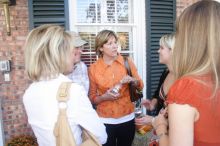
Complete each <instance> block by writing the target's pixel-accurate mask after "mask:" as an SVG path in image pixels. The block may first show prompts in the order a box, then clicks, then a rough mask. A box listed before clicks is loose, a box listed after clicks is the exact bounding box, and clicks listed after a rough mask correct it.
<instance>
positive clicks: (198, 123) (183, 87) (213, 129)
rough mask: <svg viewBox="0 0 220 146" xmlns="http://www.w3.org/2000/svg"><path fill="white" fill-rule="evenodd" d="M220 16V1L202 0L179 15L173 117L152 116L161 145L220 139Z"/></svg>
mask: <svg viewBox="0 0 220 146" xmlns="http://www.w3.org/2000/svg"><path fill="white" fill-rule="evenodd" d="M219 18H220V3H219V2H216V1H212V0H203V1H199V2H197V3H195V4H193V5H191V6H190V7H188V8H186V9H185V10H184V12H183V13H182V14H181V15H180V17H179V19H178V20H177V25H176V27H177V31H176V41H175V46H174V51H173V69H174V74H175V79H176V81H175V83H174V84H173V86H172V87H171V89H170V91H169V93H168V99H167V102H168V120H167V119H166V118H165V117H164V113H165V112H161V114H159V115H158V116H157V117H156V118H155V121H154V122H153V126H154V127H155V129H156V133H157V135H158V136H159V138H160V139H159V143H160V146H219V145H220V88H219V81H220V27H219V24H220V19H219ZM168 125H169V130H168Z"/></svg>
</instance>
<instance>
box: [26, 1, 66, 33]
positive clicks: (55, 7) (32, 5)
mask: <svg viewBox="0 0 220 146" xmlns="http://www.w3.org/2000/svg"><path fill="white" fill-rule="evenodd" d="M28 5H29V20H30V21H29V23H30V29H32V28H35V27H37V26H39V25H42V24H58V25H61V26H64V27H65V28H66V29H67V30H68V29H69V22H68V17H69V16H68V1H67V0H29V1H28Z"/></svg>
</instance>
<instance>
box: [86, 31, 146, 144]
mask: <svg viewBox="0 0 220 146" xmlns="http://www.w3.org/2000/svg"><path fill="white" fill-rule="evenodd" d="M95 49H96V52H97V54H98V55H99V56H100V58H99V59H98V60H97V61H96V62H95V63H93V64H92V65H91V66H90V68H89V79H90V91H89V97H90V100H91V101H92V103H94V104H96V105H97V109H96V110H97V113H98V115H99V116H100V118H101V119H102V121H103V123H105V126H106V131H107V134H108V139H107V143H106V144H104V146H116V145H117V146H131V143H132V140H133V137H134V133H135V125H134V105H133V103H132V102H131V101H130V95H129V87H128V83H129V82H133V83H134V84H135V85H136V86H137V87H138V88H140V89H142V88H143V82H142V80H141V78H140V77H139V75H138V73H137V69H136V67H135V65H134V63H133V62H132V60H131V59H128V63H129V65H130V68H131V72H132V75H133V77H131V76H129V75H127V70H126V68H125V66H124V59H123V57H122V56H121V55H119V53H118V44H117V36H116V34H115V33H114V32H113V31H111V30H103V31H101V32H99V34H98V35H97V36H96V40H95ZM115 88H116V89H117V90H118V91H119V92H117V90H116V91H115ZM113 89H114V90H113Z"/></svg>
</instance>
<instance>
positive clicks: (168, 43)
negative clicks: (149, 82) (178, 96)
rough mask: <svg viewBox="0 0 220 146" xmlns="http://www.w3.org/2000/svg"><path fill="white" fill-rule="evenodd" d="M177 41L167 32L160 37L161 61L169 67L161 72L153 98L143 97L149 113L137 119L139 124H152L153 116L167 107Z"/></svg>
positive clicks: (172, 78) (159, 51) (143, 102)
mask: <svg viewBox="0 0 220 146" xmlns="http://www.w3.org/2000/svg"><path fill="white" fill-rule="evenodd" d="M174 42H175V35H174V34H166V35H163V36H162V37H161V38H160V42H159V44H160V48H159V49H158V53H159V63H161V64H165V65H166V67H167V68H165V70H164V71H163V73H162V74H161V77H160V80H159V84H158V86H157V89H156V91H155V92H154V95H153V96H152V99H151V100H148V99H143V100H142V104H143V105H144V106H145V107H146V108H147V110H148V115H146V116H143V117H142V118H137V119H135V122H136V124H137V125H145V124H150V123H151V121H152V118H153V116H156V115H158V113H159V111H160V110H161V109H162V108H165V107H166V102H165V101H166V98H167V93H168V91H169V89H170V87H171V85H172V84H173V81H174V74H173V67H172V54H173V53H172V52H173V47H174Z"/></svg>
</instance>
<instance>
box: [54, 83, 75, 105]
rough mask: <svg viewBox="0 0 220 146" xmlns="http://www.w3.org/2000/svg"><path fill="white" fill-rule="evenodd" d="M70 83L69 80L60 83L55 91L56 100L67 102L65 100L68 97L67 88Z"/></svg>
mask: <svg viewBox="0 0 220 146" xmlns="http://www.w3.org/2000/svg"><path fill="white" fill-rule="evenodd" d="M71 84H72V83H71V82H63V83H61V85H60V87H59V89H58V92H57V100H58V101H59V102H67V100H68V99H69V89H70V87H71Z"/></svg>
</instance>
